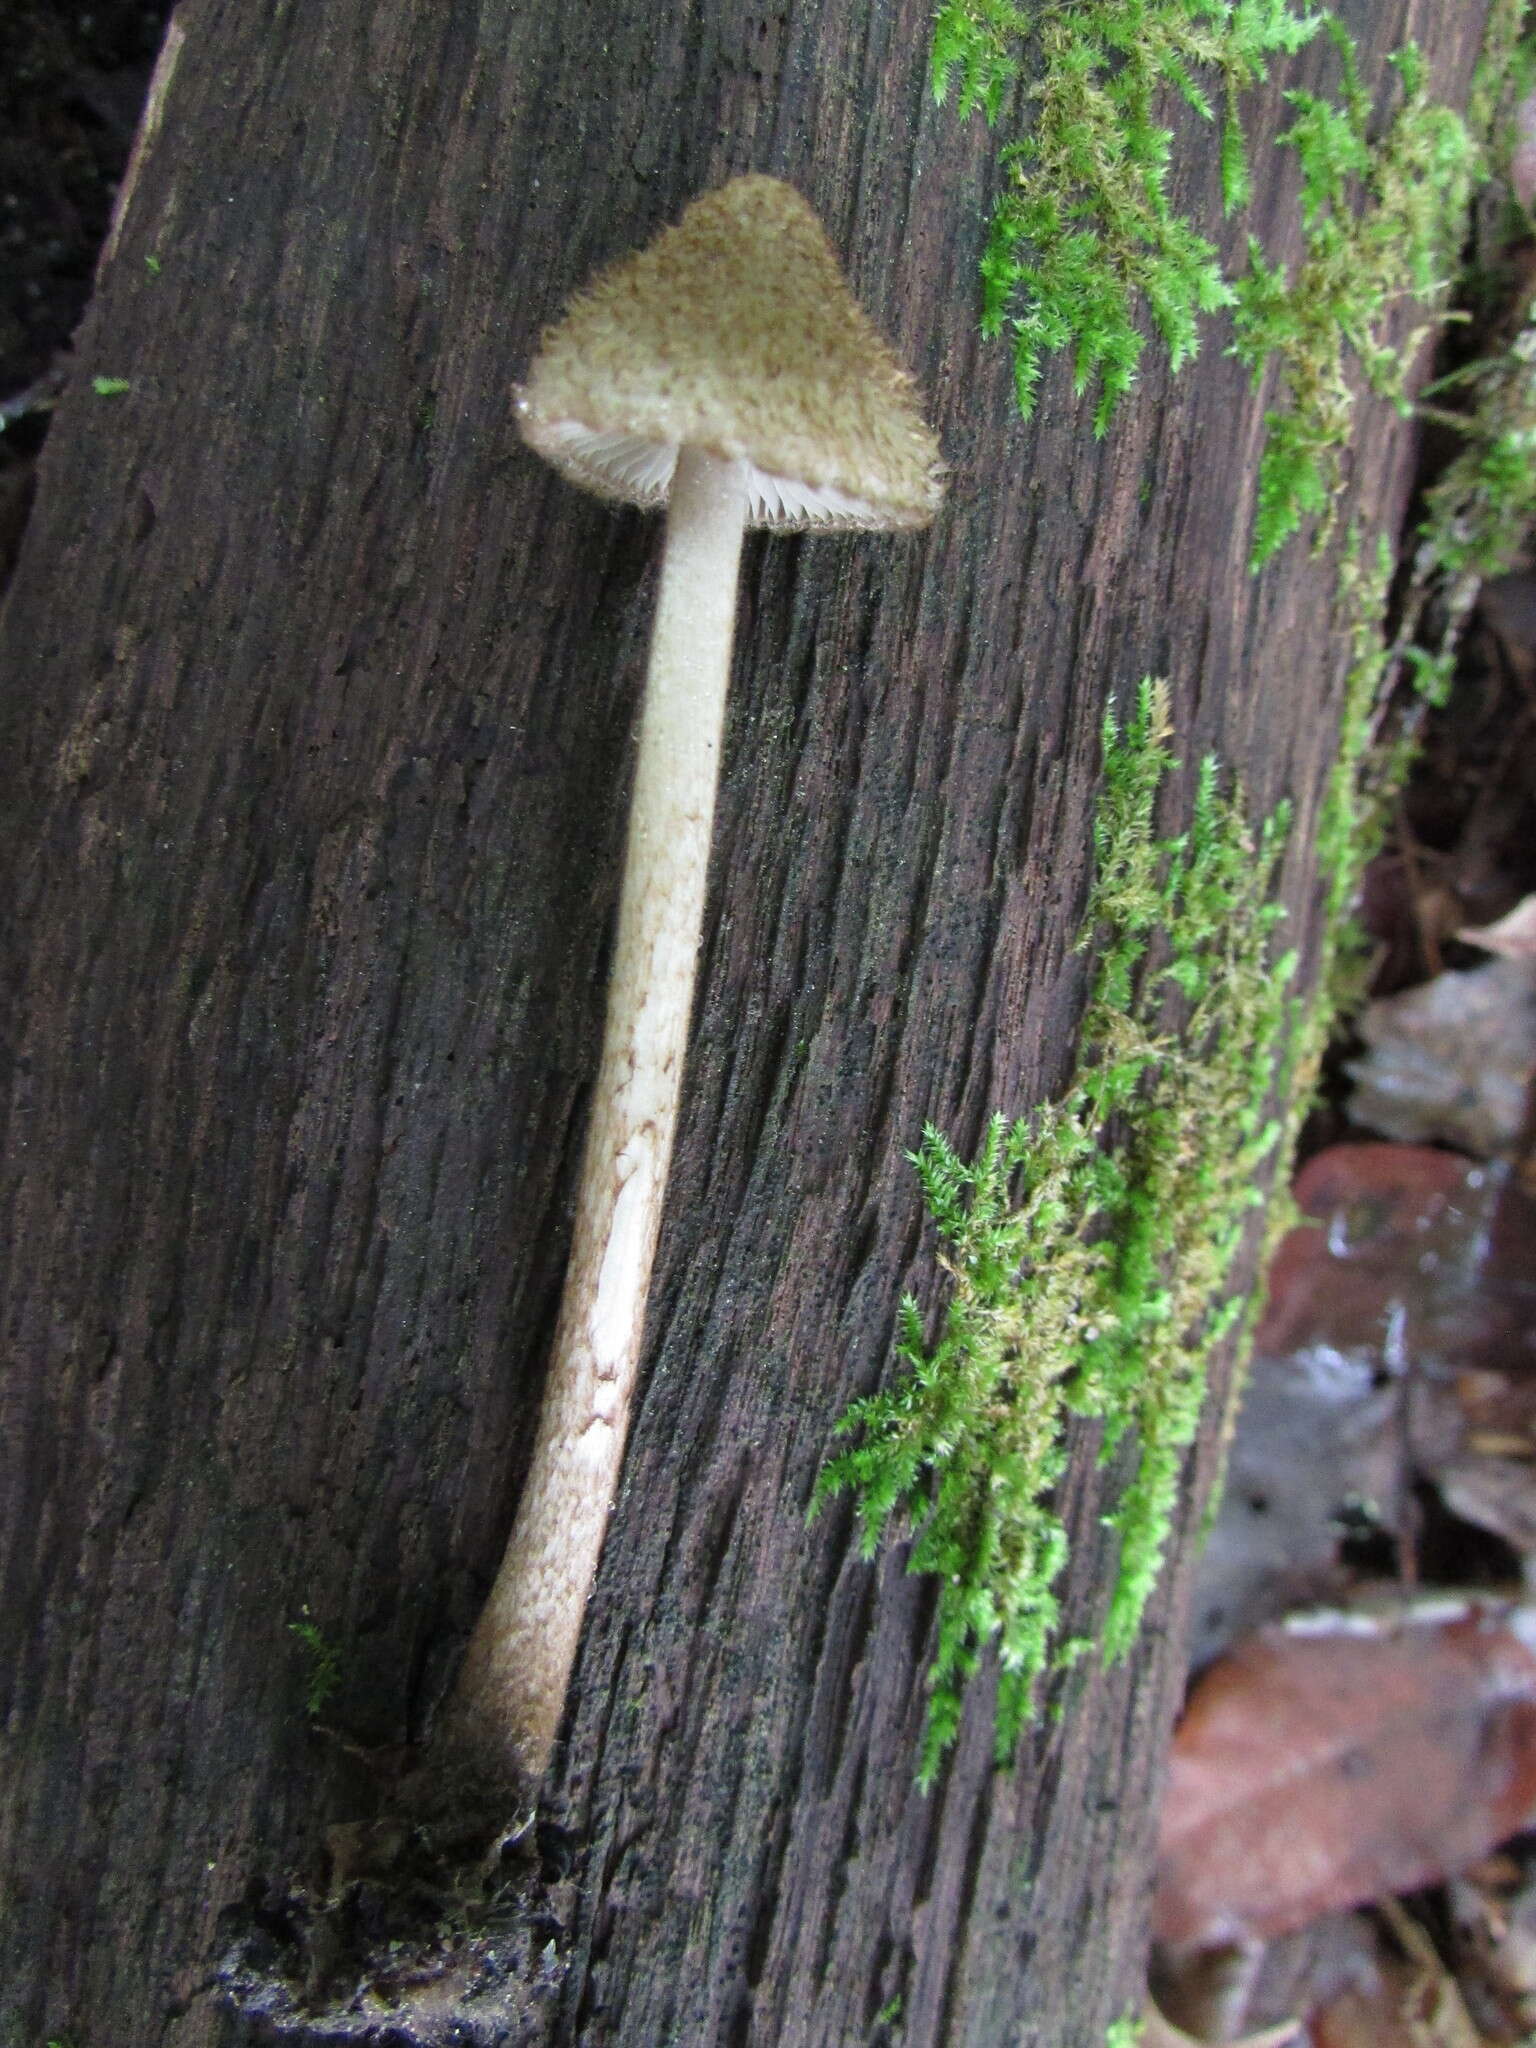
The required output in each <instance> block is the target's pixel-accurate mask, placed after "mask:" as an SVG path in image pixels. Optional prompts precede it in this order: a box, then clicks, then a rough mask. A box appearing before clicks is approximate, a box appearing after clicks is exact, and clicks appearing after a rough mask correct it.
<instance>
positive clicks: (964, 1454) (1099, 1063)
mask: <svg viewBox="0 0 1536 2048" xmlns="http://www.w3.org/2000/svg"><path fill="white" fill-rule="evenodd" d="M1175 765H1176V764H1175V762H1174V759H1173V756H1172V752H1171V748H1170V744H1169V735H1168V729H1167V692H1166V688H1165V686H1163V685H1162V684H1155V683H1151V682H1149V683H1146V684H1144V685H1143V686H1142V690H1141V693H1140V696H1139V699H1138V702H1137V707H1136V711H1135V713H1134V715H1133V717H1132V718H1131V719H1130V721H1129V722H1128V723H1127V724H1126V726H1125V727H1124V728H1123V729H1122V728H1121V727H1120V726H1119V725H1118V724H1117V723H1116V722H1115V720H1114V719H1113V718H1111V719H1110V720H1108V721H1107V722H1106V726H1105V735H1104V790H1103V796H1102V798H1101V802H1100V808H1099V813H1098V819H1097V824H1096V829H1095V844H1096V853H1097V869H1098V872H1097V879H1096V882H1095V885H1094V890H1093V895H1092V898H1091V900H1090V903H1089V906H1088V912H1087V916H1086V919H1085V922H1084V927H1083V931H1082V935H1081V939H1080V943H1081V944H1082V945H1083V946H1084V947H1088V946H1092V947H1094V948H1095V950H1096V951H1097V953H1098V957H1099V965H1098V971H1097V975H1096V979H1095V985H1094V991H1093V996H1092V1000H1091V1003H1090V1006H1089V1011H1088V1014H1087V1017H1086V1019H1085V1022H1084V1027H1083V1049H1082V1055H1081V1059H1080V1063H1079V1068H1078V1074H1077V1079H1076V1080H1075V1082H1074V1084H1073V1087H1072V1089H1071V1090H1070V1092H1069V1093H1068V1095H1067V1096H1066V1097H1065V1098H1064V1099H1063V1100H1062V1101H1061V1102H1059V1103H1057V1104H1054V1105H1050V1106H1047V1107H1045V1108H1042V1109H1040V1110H1037V1111H1035V1112H1033V1113H1031V1114H1030V1115H1028V1116H1025V1117H1021V1118H1019V1119H1018V1120H1017V1121H1016V1122H1014V1123H1011V1124H1010V1123H1009V1122H1008V1121H1007V1120H1006V1119H1005V1118H1004V1117H1002V1116H1001V1115H998V1116H995V1117H994V1118H993V1119H992V1120H991V1123H990V1124H989V1126H988V1129H987V1133H986V1136H985V1139H984V1141H983V1143H982V1146H981V1149H980V1151H979V1152H978V1154H977V1155H976V1157H975V1158H974V1159H973V1160H970V1161H966V1160H964V1159H962V1158H961V1157H960V1155H959V1154H958V1153H957V1152H956V1151H955V1150H954V1149H953V1147H952V1146H951V1145H950V1144H949V1142H948V1141H947V1140H946V1139H945V1138H944V1136H943V1135H942V1134H941V1133H940V1132H938V1131H937V1130H934V1129H932V1128H930V1129H929V1130H928V1131H927V1132H926V1133H925V1136H924V1139H923V1143H922V1145H921V1147H920V1148H919V1150H918V1152H917V1153H916V1154H915V1155H914V1164H915V1165H916V1168H917V1171H918V1175H919V1177H920V1180H921V1182H922V1187H923V1193H924V1197H925V1200H926V1202H927V1206H928V1210H929V1213H930V1215H931V1216H932V1219H933V1221H934V1224H935V1226H936V1228H937V1231H938V1235H939V1240H940V1244H941V1247H942V1249H941V1252H940V1263H941V1265H942V1266H943V1267H944V1268H945V1270H946V1271H947V1272H948V1273H949V1274H950V1275H951V1276H952V1279H953V1282H954V1287H953V1293H952V1295H951V1298H950V1301H949V1303H948V1306H947V1308H946V1310H945V1312H944V1316H943V1319H942V1322H941V1324H940V1327H939V1332H938V1336H937V1339H936V1341H934V1342H933V1343H931V1344H930V1343H929V1341H928V1338H927V1334H926V1327H925V1321H924V1317H923V1313H922V1310H921V1308H920V1306H919V1305H918V1303H917V1302H916V1301H915V1300H911V1299H909V1300H907V1301H906V1302H905V1303H904V1304H903V1307H902V1329H901V1341H900V1346H899V1350H900V1356H901V1359H902V1361H903V1364H904V1365H905V1367H906V1368H907V1369H906V1372H905V1374H904V1375H903V1376H902V1378H901V1379H900V1380H899V1381H898V1383H897V1384H896V1385H895V1386H894V1387H892V1388H891V1389H889V1390H888V1391H886V1392H884V1393H881V1394H877V1395H874V1396H872V1397H871V1398H869V1399H867V1400H864V1401H860V1402H857V1403H855V1404H854V1405H853V1407H852V1408H851V1409H850V1410H849V1411H848V1413H847V1414H846V1415H845V1416H844V1418H843V1419H842V1422H841V1423H840V1424H839V1433H840V1434H842V1435H845V1436H851V1437H853V1438H855V1439H856V1441H855V1443H854V1444H853V1447H852V1448H850V1449H848V1450H845V1451H843V1452H842V1453H841V1454H839V1455H838V1456H836V1457H835V1458H834V1459H833V1460H832V1461H831V1462H830V1463H829V1464H828V1466H827V1467H826V1469H825V1470H824V1472H823V1473H822V1475H821V1478H820V1481H819V1483H818V1487H817V1495H816V1499H817V1502H820V1501H821V1500H824V1499H825V1498H826V1497H827V1496H828V1495H830V1494H833V1493H838V1492H842V1491H848V1492H851V1493H852V1494H853V1495H854V1496H855V1498H856V1500H857V1502H858V1508H859V1516H860V1521H861V1524H862V1544H863V1550H864V1554H865V1555H866V1556H869V1555H872V1554H873V1552H874V1551H875V1549H876V1547H877V1546H878V1545H879V1543H880V1541H881V1539H882V1537H883V1536H884V1535H885V1534H886V1533H887V1531H888V1529H889V1528H890V1526H891V1524H892V1522H893V1520H894V1521H895V1522H897V1523H899V1524H900V1525H902V1526H903V1527H907V1528H910V1529H911V1531H912V1547H911V1551H910V1555H909V1558H908V1569H909V1570H911V1571H914V1572H926V1573H932V1574H934V1575H935V1577H936V1578H937V1579H938V1581H939V1605H938V1648H937V1653H936V1656H935V1659H934V1663H933V1667H932V1669H931V1671H930V1673H929V1680H928V1683H929V1708H928V1715H927V1722H926V1726H925V1730H924V1738H923V1748H922V1756H921V1760H920V1767H919V1780H920V1782H922V1783H924V1784H927V1783H930V1782H931V1781H932V1779H933V1777H934V1775H935V1773H936V1771H937V1769H938V1766H939V1763H940V1760H941V1759H942V1757H943V1755H944V1753H945V1751H946V1750H947V1749H948V1748H949V1746H950V1744H951V1743H952V1742H953V1740H954V1737H955V1733H956V1730H957V1728H958V1725H959V1718H960V1712H961V1704H962V1696H963V1691H964V1686H965V1682H966V1680H967V1679H968V1678H969V1677H970V1676H971V1674H972V1673H973V1672H974V1671H975V1670H976V1668H977V1665H978V1663H979V1661H980V1658H981V1655H982V1652H983V1650H984V1648H985V1647H986V1646H987V1645H989V1644H991V1643H996V1645H997V1649H998V1653H999V1662H1000V1679H999V1691H998V1707H997V1727H996V1737H997V1754H998V1757H999V1760H1000V1761H1006V1760H1008V1759H1009V1758H1011V1756H1012V1753H1013V1750H1014V1747H1015V1745H1016V1743H1017V1740H1018V1737H1019V1735H1020V1733H1021V1731H1022V1729H1023V1728H1024V1727H1025V1725H1026V1724H1027V1723H1028V1721H1029V1720H1030V1719H1031V1718H1032V1713H1033V1693H1034V1687H1035V1681H1036V1679H1037V1678H1038V1676H1039V1674H1040V1673H1041V1671H1042V1670H1043V1669H1044V1668H1045V1666H1046V1664H1047V1663H1048V1662H1049V1661H1050V1659H1051V1657H1052V1654H1053V1651H1054V1650H1056V1649H1057V1647H1058V1646H1057V1644H1056V1632H1057V1627H1058V1623H1059V1619H1060V1616H1059V1609H1058V1604H1057V1596H1056V1585H1057V1581H1058V1580H1059V1577H1060V1574H1061V1570H1062V1567H1063V1565H1064V1563H1065V1561H1066V1556H1067V1534H1066V1530H1065V1528H1064V1527H1063V1525H1062V1522H1061V1519H1060V1516H1059V1514H1058V1513H1057V1511H1056V1508H1055V1505H1054V1503H1053V1500H1052V1490H1053V1488H1054V1487H1055V1485H1056V1482H1057V1480H1058V1479H1059V1478H1060V1476H1061V1474H1062V1471H1063V1469H1064V1466H1065V1463H1066V1456H1067V1440H1068V1430H1069V1427H1070V1425H1071V1422H1072V1419H1073V1418H1074V1417H1084V1418H1088V1419H1091V1420H1093V1421H1096V1422H1098V1423H1099V1424H1100V1425H1101V1426H1102V1431H1103V1447H1104V1455H1105V1456H1106V1457H1108V1456H1109V1455H1110V1454H1111V1453H1113V1452H1114V1451H1115V1450H1117V1449H1118V1448H1119V1446H1120V1445H1121V1444H1122V1443H1123V1442H1126V1441H1130V1442H1131V1443H1133V1444H1134V1446H1135V1459H1134V1465H1133V1469H1132V1471H1131V1474H1130V1477H1129V1479H1128V1481H1127V1483H1126V1486H1125V1489H1124V1491H1123V1493H1122V1495H1121V1498H1120V1500H1119V1503H1118V1505H1117V1507H1116V1508H1115V1510H1114V1513H1113V1515H1112V1516H1111V1518H1110V1519H1111V1524H1112V1526H1113V1527H1114V1528H1115V1529H1116V1530H1117V1532H1118V1535H1119V1540H1120V1565H1119V1574H1118V1579H1117V1583H1116V1586H1115V1590H1114V1593H1113V1596H1112V1598H1111V1602H1110V1607H1109V1612H1108V1615H1107V1617H1106V1620H1105V1624H1104V1633H1103V1649H1104V1651H1105V1654H1106V1655H1107V1656H1109V1657H1117V1656H1119V1655H1121V1654H1123V1653H1124V1651H1125V1650H1126V1649H1128V1648H1129V1647H1130V1644H1131V1643H1132V1642H1133V1641H1134V1639H1135V1635H1136V1631H1137V1627H1138V1625H1139V1622H1140V1618H1141V1614H1142V1610H1143V1608H1144V1607H1145V1605H1146V1601H1147V1598H1148V1596H1149V1594H1150V1592H1151V1590H1152V1587H1153V1585H1154V1583H1155V1581H1156V1578H1157V1573H1158V1569H1159V1566H1160V1563H1161V1559H1162V1553H1163V1547H1164V1543H1165V1540H1166V1536H1167V1531H1168V1527H1169V1522H1170V1518H1171V1514H1172V1509H1173V1505H1174V1501H1175V1498H1176V1495H1177V1489H1178V1483H1179V1478H1180V1473H1181V1470H1182V1466H1183V1454H1184V1451H1185V1448H1186V1447H1187V1445H1188V1444H1189V1443H1190V1441H1191V1439H1192V1438H1193V1436H1194V1434H1195V1430H1196V1428H1197V1426H1198V1423H1199V1419H1200V1413H1201V1407H1202V1404H1203V1399H1204V1391H1205V1380H1206V1370H1207V1365H1208V1362H1209V1360H1210V1358H1211V1355H1212V1353H1213V1351H1214V1349H1215V1347H1216V1346H1217V1345H1218V1344H1219V1343H1220V1342H1221V1341H1222V1339H1223V1338H1224V1337H1225V1336H1226V1335H1227V1334H1228V1333H1229V1332H1230V1330H1231V1328H1232V1326H1233V1322H1234V1319H1235V1316H1236V1314H1237V1312H1238V1311H1237V1308H1236V1307H1234V1306H1232V1305H1229V1304H1225V1303H1224V1302H1223V1295H1224V1291H1225V1287H1226V1282H1227V1278H1228V1275H1229V1273H1230V1270H1231V1268H1232V1265H1233V1262H1234V1261H1235V1259H1236V1257H1237V1254H1238V1251H1239V1249H1240V1248H1241V1246H1242V1244H1243V1242H1244V1239H1245V1236H1246V1231H1247V1223H1248V1219H1249V1216H1250V1214H1251V1212H1252V1210H1253V1208H1254V1207H1255V1205H1256V1204H1257V1203H1258V1202H1259V1201H1260V1200H1261V1195H1260V1192H1259V1183H1260V1182H1261V1180H1262V1179H1263V1177H1264V1167H1265V1162H1266V1161H1267V1160H1268V1159H1269V1157H1270V1155H1271V1154H1272V1153H1273V1151H1274V1149H1275V1145H1276V1141H1277V1139H1278V1137H1279V1125H1278V1124H1277V1123H1276V1122H1275V1120H1274V1119H1273V1118H1272V1117H1271V1116H1270V1115H1269V1113H1268V1110H1267V1104H1268V1102H1269V1100H1270V1096H1271V1091H1272V1086H1273V1083H1274V1081H1275V1078H1276V1074H1277V1069H1279V1068H1281V1067H1283V1066H1284V1065H1285V1064H1286V1061H1287V1056H1288V1047H1289V1045H1290V1043H1291V1041H1292V1039H1293V1037H1294V1033H1295V1023H1296V1015H1295V1012H1296V1005H1295V1003H1294V1001H1293V999H1292V998H1291V996H1290V995H1289V993H1288V984H1289V982H1290V979H1291V975H1292V971H1293V968H1294V964H1295V962H1294V956H1292V955H1290V954H1288V953H1282V952H1280V951H1279V950H1278V949H1277V947H1276V945H1275V942H1274V931H1275V926H1276V924H1277V922H1278V921H1279V919H1280V918H1281V917H1282V915H1283V912H1282V910H1281V908H1280V907H1279V905H1278V904H1276V903H1275V902H1274V901H1273V897H1272V885H1273V879H1274V873H1275V869H1276V866H1277V864H1278V861H1279V857H1280V853H1281V849H1282V847H1283V844H1284V840H1285V835H1286V831H1287V829H1288V824H1289V814H1288V811H1287V810H1286V808H1285V807H1283V806H1282V807H1281V808H1280V809H1279V810H1277V811H1276V812H1275V813H1273V814H1272V815H1271V816H1270V818H1268V819H1267V820H1266V821H1265V822H1264V824H1263V825H1262V826H1260V827H1259V828H1258V830H1257V831H1254V830H1253V829H1252V828H1250V826H1249V824H1248V822H1247V819H1246V816H1245V813H1244V810H1243V807H1242V804H1241V802H1240V801H1239V800H1237V799H1235V798H1232V797H1228V796H1225V795H1223V794H1222V792H1221V790H1220V788H1219V786H1218V776H1217V772H1216V767H1215V764H1214V763H1213V762H1210V761H1207V762H1206V763H1204V764H1203V766H1202V768H1201V771H1200V775H1199V778H1198V784H1197V788H1196V794H1195V800H1194V807H1193V814H1192V817H1191V820H1190V824H1189V826H1188V829H1187V830H1186V831H1184V832H1183V833H1181V834H1180V835H1178V836H1177V837H1176V838H1170V839H1164V838H1160V837H1159V836H1158V834H1157V831H1156V826H1155V812H1156V808H1157V803H1158V796H1159V791H1160V789H1161V787H1162V785H1163V782H1164V780H1165V778H1166V776H1167V775H1168V773H1169V771H1170V770H1171V769H1172V768H1173V767H1174V766H1175ZM1176 1018H1177V1019H1180V1020H1182V1021H1180V1022H1177V1023H1176V1022H1175V1019H1176Z"/></svg>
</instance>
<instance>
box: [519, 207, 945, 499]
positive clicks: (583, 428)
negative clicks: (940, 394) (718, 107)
mask: <svg viewBox="0 0 1536 2048" xmlns="http://www.w3.org/2000/svg"><path fill="white" fill-rule="evenodd" d="M518 425H519V427H520V429H521V431H522V434H523V438H524V439H525V440H526V441H528V442H529V443H530V445H531V446H532V447H534V448H536V449H537V450H538V452H539V453H540V454H541V455H542V456H543V457H544V458H545V459H546V461H548V462H551V463H553V464H554V466H555V467H556V468H557V469H558V470H560V471H561V473H562V474H563V475H565V476H567V477H568V478H569V479H570V480H571V481H572V482H573V483H576V484H579V485H581V486H582V487H583V488H584V489H586V490H589V491H594V492H596V493H597V495H598V496H599V497H603V498H609V499H614V500H617V501H619V502H620V503H623V504H629V505H646V506H655V505H661V504H663V503H665V501H666V498H667V495H668V492H669V490H670V488H671V483H672V472H673V469H674V468H675V466H676V463H677V452H678V449H679V448H681V447H683V446H692V447H698V448H704V449H708V450H709V451H710V452H712V453H714V454H716V455H719V456H722V457H724V458H727V459H733V458H740V459H741V460H742V461H744V462H745V463H746V465H747V498H748V510H747V523H748V524H749V525H751V526H778V527H811V526H814V527H900V526H926V525H927V523H928V521H929V520H930V519H931V518H932V517H933V514H934V511H935V508H936V507H937V505H938V502H939V497H940V493H941V490H942V483H941V469H940V460H939V448H938V443H937V442H936V441H935V440H934V437H933V435H932V434H931V433H930V432H929V430H928V428H927V427H926V426H925V425H924V423H923V419H922V416H921V414H920V413H919V411H918V409H917V405H916V403H915V399H914V391H913V385H912V380H911V378H910V377H908V376H907V374H906V372H905V371H904V370H903V369H902V368H901V367H900V365H899V364H898V363H897V361H896V359H895V357H894V356H893V355H892V354H891V352H890V350H889V349H888V348H887V347H886V345H885V343H884V342H883V341H882V340H881V339H880V337H879V335H878V334H876V332H875V330H874V328H873V327H872V326H871V325H870V323H869V321H868V320H867V319H866V317H865V315H864V313H863V312H862V310H861V309H860V308H859V306H858V305H857V303H856V302H855V300H854V298H853V295H852V293H851V292H850V291H849V289H848V285H847V283H846V281H845V279H844V277H843V273H842V270H841V268H840V266H839V264H838V261H837V258H836V256H835V255H834V254H833V251H832V246H831V244H830V243H829V242H828V240H827V237H826V234H825V232H824V230H823V228H822V225H821V223H820V221H819V220H817V218H816V216H815V214H814V213H812V211H811V209H810V207H809V206H807V204H806V203H805V201H804V200H803V199H802V198H801V197H800V195H799V193H798V192H796V191H795V190H794V189H793V188H792V187H791V186H789V185H785V184H782V183H781V182H780V181H779V180H778V179H777V178H764V177H748V178H737V179H735V180H734V181H733V182H732V183H731V184H729V185H725V186H722V187H721V188H720V189H719V190H718V191H715V192H709V193H706V194H705V195H704V197H703V198H701V199H696V200H695V201H694V202H693V204H692V205H691V206H690V207H688V209H687V211H686V212H685V213H684V214H683V216H682V218H681V220H679V221H678V223H677V225H676V226H675V227H671V228H667V229H665V230H664V231H663V232H662V233H661V234H660V235H658V236H657V238H656V240H655V241H653V242H652V243H651V244H650V245H649V247H647V248H645V249H642V250H640V251H639V252H638V253H637V254H636V255H633V256H629V257H626V258H625V259H624V260H623V261H622V262H619V263H616V264H614V265H613V266H612V267H611V268H610V269H608V270H606V271H603V272H601V273H600V274H599V275H598V276H597V277H596V278H595V279H594V280H593V281H592V283H591V284H589V285H588V286H587V287H586V288H585V289H584V290H583V291H581V292H580V293H578V295H577V296H576V297H575V298H574V299H573V300H572V301H571V304H570V306H569V307H568V308H567V310H566V312H565V314H564V316H563V318H561V319H560V320H559V321H557V322H556V324H555V325H554V326H553V327H551V328H550V329H549V331H548V332H547V333H546V334H545V336H544V339H543V343H542V345H541V348H540V352H539V354H538V356H537V357H536V359H535V361H534V364H533V367H532V369H531V370H530V372H529V375H528V381H527V383H526V384H525V385H524V387H523V389H522V390H521V392H520V393H519V395H518Z"/></svg>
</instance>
